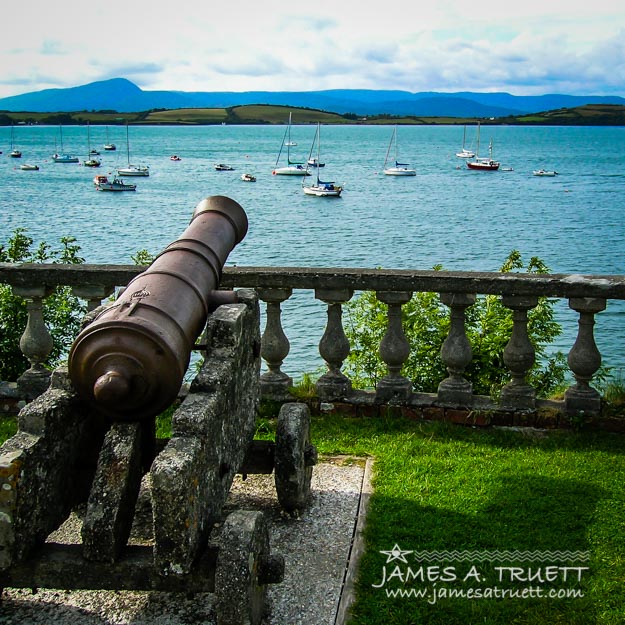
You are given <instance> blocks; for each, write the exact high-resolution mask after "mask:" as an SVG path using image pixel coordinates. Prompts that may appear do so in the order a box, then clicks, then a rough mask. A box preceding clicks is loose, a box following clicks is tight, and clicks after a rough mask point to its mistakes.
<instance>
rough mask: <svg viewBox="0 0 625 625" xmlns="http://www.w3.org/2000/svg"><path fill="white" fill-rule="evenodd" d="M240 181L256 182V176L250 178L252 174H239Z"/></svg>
mask: <svg viewBox="0 0 625 625" xmlns="http://www.w3.org/2000/svg"><path fill="white" fill-rule="evenodd" d="M241 180H243V182H256V176H252V174H241Z"/></svg>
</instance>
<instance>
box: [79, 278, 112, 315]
mask: <svg viewBox="0 0 625 625" xmlns="http://www.w3.org/2000/svg"><path fill="white" fill-rule="evenodd" d="M114 289H115V287H114V286H106V285H103V284H86V285H83V286H74V287H72V292H73V293H74V295H75V296H76V297H78V298H80V299H84V300H87V312H92V311H93V310H95V309H96V308H97V307H98V306H100V305H101V304H102V300H103V299H104V298H105V297H108V296H109V295H110V294H111V293H112V292H113V290H114Z"/></svg>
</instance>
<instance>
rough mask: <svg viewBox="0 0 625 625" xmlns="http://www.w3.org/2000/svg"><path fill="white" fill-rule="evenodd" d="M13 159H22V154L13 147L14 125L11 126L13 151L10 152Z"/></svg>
mask: <svg viewBox="0 0 625 625" xmlns="http://www.w3.org/2000/svg"><path fill="white" fill-rule="evenodd" d="M9 156H10V157H11V158H22V153H21V152H20V151H19V150H18V149H17V148H15V147H14V146H13V124H11V151H10V152H9Z"/></svg>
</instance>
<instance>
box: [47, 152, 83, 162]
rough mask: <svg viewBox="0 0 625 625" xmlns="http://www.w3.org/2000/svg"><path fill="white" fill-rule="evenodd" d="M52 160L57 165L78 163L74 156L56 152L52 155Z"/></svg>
mask: <svg viewBox="0 0 625 625" xmlns="http://www.w3.org/2000/svg"><path fill="white" fill-rule="evenodd" d="M52 160H53V161H54V162H55V163H78V157H77V156H74V155H73V154H59V153H58V152H56V153H55V154H53V155H52Z"/></svg>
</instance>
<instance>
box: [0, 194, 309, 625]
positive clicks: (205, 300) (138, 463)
mask: <svg viewBox="0 0 625 625" xmlns="http://www.w3.org/2000/svg"><path fill="white" fill-rule="evenodd" d="M246 230H247V218H246V216H245V212H244V211H243V209H242V208H241V207H240V206H239V205H238V204H237V203H236V202H234V201H233V200H231V199H229V198H225V197H221V196H217V197H211V198H207V199H206V200H204V201H203V202H201V203H200V204H198V206H197V207H196V209H195V211H194V213H193V217H192V219H191V222H190V224H189V226H188V227H187V229H186V230H185V231H184V233H183V234H182V236H181V237H180V238H179V239H177V240H176V241H174V242H173V243H172V244H170V245H169V246H168V247H167V248H166V249H165V250H164V251H163V252H162V253H161V254H160V255H159V256H158V257H157V258H156V259H155V261H154V262H153V263H152V264H151V265H150V267H149V268H147V269H146V270H145V271H144V272H143V273H141V274H140V275H139V276H137V277H136V278H135V279H134V280H133V281H132V282H131V283H130V284H129V285H128V286H127V287H126V288H125V290H124V291H123V293H121V295H120V296H119V297H118V298H117V299H116V300H115V302H114V303H113V304H111V305H108V306H104V307H103V308H102V309H101V310H99V311H96V312H95V313H94V315H93V317H92V319H90V321H89V323H88V324H87V325H86V326H85V327H84V328H83V329H82V330H81V332H80V333H79V335H78V336H77V338H76V340H75V342H74V344H73V346H72V348H71V351H70V357H69V362H68V367H67V369H58V370H56V371H55V372H53V375H52V382H51V386H50V388H49V389H48V390H47V391H46V392H45V393H44V394H43V395H41V396H40V397H39V398H37V399H36V400H35V401H33V402H32V403H31V404H29V405H27V406H26V407H25V408H24V409H23V410H22V411H21V413H20V415H19V425H18V433H17V434H16V435H15V436H14V437H12V438H11V439H9V440H8V441H7V442H6V443H5V444H4V445H3V446H2V448H0V588H1V587H7V586H9V587H51V588H59V589H119V590H164V591H183V592H187V593H188V592H202V591H204V592H214V593H215V605H216V613H217V622H218V624H219V625H243V624H244V623H246V624H247V623H249V624H251V625H258V624H259V623H260V621H261V620H262V617H263V613H264V610H265V603H264V596H265V592H266V589H267V584H270V583H279V582H280V581H281V579H282V577H283V573H284V560H283V558H282V557H281V556H280V555H276V554H272V553H271V550H270V546H269V538H268V531H267V525H266V522H265V519H264V516H263V515H262V513H259V512H252V511H236V512H233V513H231V514H230V515H228V516H226V517H225V518H224V512H223V509H224V505H225V502H226V498H227V495H228V493H229V490H230V488H231V486H232V482H233V479H234V476H235V475H236V474H237V473H243V474H246V473H254V472H259V473H268V472H270V471H271V470H274V469H275V473H276V490H277V493H278V499H279V501H280V503H281V505H282V506H283V507H284V508H285V509H286V510H287V511H289V512H295V511H297V510H299V509H301V508H302V507H303V506H304V505H305V504H306V501H307V499H308V496H309V494H310V481H311V475H312V467H313V465H314V463H315V462H316V450H315V448H314V446H312V445H311V442H310V428H309V422H310V415H309V413H308V409H307V408H306V407H305V406H304V405H300V404H286V405H285V406H283V408H282V410H281V411H280V417H279V419H278V431H277V434H276V440H275V442H270V443H261V442H259V441H254V440H253V439H254V433H255V429H256V414H257V409H258V402H259V400H260V379H259V378H260V313H259V304H258V296H257V294H256V292H255V291H253V290H248V289H240V290H238V291H236V292H232V293H228V292H223V291H219V290H218V287H219V279H220V275H221V271H222V267H223V264H224V262H225V260H226V258H227V255H228V253H229V252H230V250H232V248H233V247H234V246H235V245H236V244H237V243H238V242H239V241H241V240H242V238H243V237H244V236H245V232H246ZM198 340H200V342H199V343H197V341H198ZM198 346H201V347H202V349H204V350H205V358H204V362H203V364H202V365H201V367H200V369H199V371H198V373H197V375H196V376H195V377H194V379H193V381H192V382H191V384H190V388H189V392H188V394H187V395H186V397H185V398H184V400H183V401H182V402H181V404H180V405H179V406H178V407H177V408H176V410H175V411H174V413H173V416H172V426H171V429H172V434H171V437H170V438H169V439H167V440H164V441H161V442H160V444H157V442H156V440H155V436H154V422H155V417H156V416H157V415H158V414H159V413H160V412H161V411H162V410H163V408H165V407H168V406H169V405H170V404H172V402H174V400H175V399H176V398H177V397H178V394H179V390H180V386H181V383H182V381H183V376H184V374H185V371H186V368H187V366H188V363H189V360H190V355H191V352H192V350H193V349H195V348H197V347H198ZM94 458H97V462H94ZM146 483H148V484H149V489H148V490H149V493H148V496H147V499H148V507H149V511H150V513H151V523H150V527H151V531H152V536H151V543H152V544H151V545H136V544H132V541H131V540H129V539H130V538H131V530H132V526H133V521H134V520H135V515H136V511H137V503H138V501H139V500H140V492H141V493H144V492H145V489H144V486H145V484H146ZM77 506H80V507H82V508H83V509H84V515H83V518H82V526H81V530H80V538H81V540H80V541H78V542H77V544H70V545H62V544H57V543H55V542H54V541H50V540H46V539H47V537H48V536H49V535H50V534H51V533H52V532H54V531H55V530H56V529H57V528H58V527H59V526H60V525H61V524H62V523H64V522H65V520H66V519H67V517H68V515H69V514H70V513H71V511H72V510H74V509H75V508H76V507H77Z"/></svg>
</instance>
